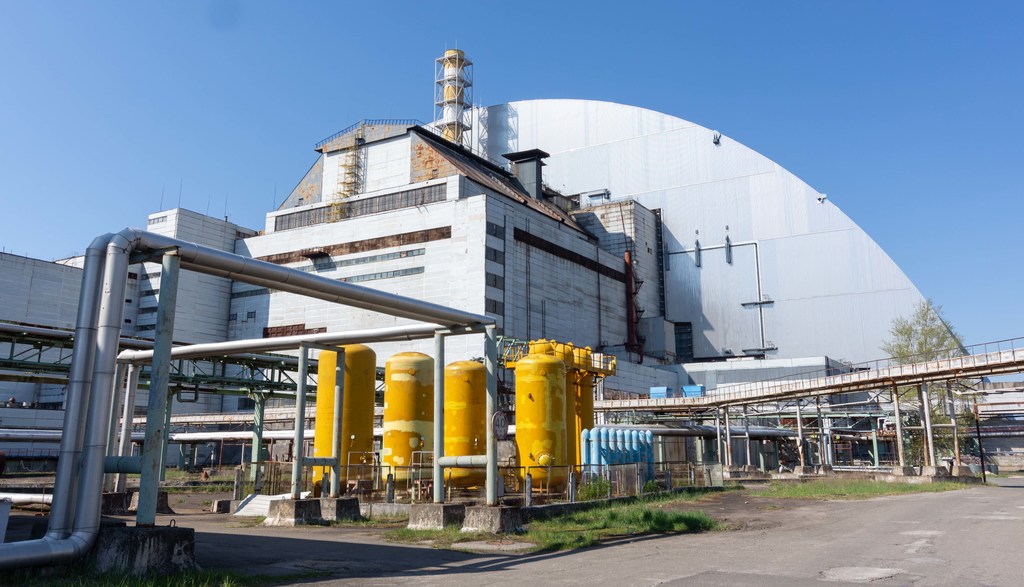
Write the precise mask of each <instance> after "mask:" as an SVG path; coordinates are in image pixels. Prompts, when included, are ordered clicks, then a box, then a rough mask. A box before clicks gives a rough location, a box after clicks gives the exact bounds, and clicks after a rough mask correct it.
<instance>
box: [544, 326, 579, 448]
mask: <svg viewBox="0 0 1024 587" xmlns="http://www.w3.org/2000/svg"><path fill="white" fill-rule="evenodd" d="M551 342H552V345H551V348H552V350H553V351H554V354H555V356H556V357H558V358H559V359H562V362H563V363H565V456H566V459H567V460H566V464H567V465H578V464H579V462H578V461H577V460H576V453H577V450H576V445H577V444H579V438H578V437H577V436H576V434H575V432H576V391H575V390H576V369H575V366H576V356H575V354H574V352H573V351H574V350H575V347H573V344H572V343H571V342H567V343H565V344H562V343H560V342H554V341H551Z"/></svg>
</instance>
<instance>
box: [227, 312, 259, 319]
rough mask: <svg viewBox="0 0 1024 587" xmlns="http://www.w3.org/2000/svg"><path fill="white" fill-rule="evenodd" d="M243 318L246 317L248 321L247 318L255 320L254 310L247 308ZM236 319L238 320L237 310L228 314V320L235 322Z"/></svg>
mask: <svg viewBox="0 0 1024 587" xmlns="http://www.w3.org/2000/svg"><path fill="white" fill-rule="evenodd" d="M245 319H246V321H248V320H255V319H256V310H249V311H248V312H246V314H245ZM237 321H238V313H237V312H232V313H230V314H228V322H237Z"/></svg>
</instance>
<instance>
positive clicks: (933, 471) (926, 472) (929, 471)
mask: <svg viewBox="0 0 1024 587" xmlns="http://www.w3.org/2000/svg"><path fill="white" fill-rule="evenodd" d="M921 476H922V477H949V469H947V468H946V467H944V466H942V465H939V466H938V467H921Z"/></svg>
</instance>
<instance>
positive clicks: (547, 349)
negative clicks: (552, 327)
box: [527, 338, 555, 355]
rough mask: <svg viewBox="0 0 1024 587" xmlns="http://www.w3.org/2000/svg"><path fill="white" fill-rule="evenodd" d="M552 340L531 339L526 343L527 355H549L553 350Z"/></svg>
mask: <svg viewBox="0 0 1024 587" xmlns="http://www.w3.org/2000/svg"><path fill="white" fill-rule="evenodd" d="M553 344H554V341H553V340H544V339H543V338H542V339H540V340H531V341H530V342H529V344H528V345H527V348H528V349H529V352H528V353H527V354H528V355H550V354H553V353H554V352H555V349H554V346H553Z"/></svg>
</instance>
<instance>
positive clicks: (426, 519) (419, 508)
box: [409, 503, 466, 530]
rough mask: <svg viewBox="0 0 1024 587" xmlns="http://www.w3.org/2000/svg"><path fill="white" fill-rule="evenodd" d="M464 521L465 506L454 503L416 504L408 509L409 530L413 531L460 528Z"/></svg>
mask: <svg viewBox="0 0 1024 587" xmlns="http://www.w3.org/2000/svg"><path fill="white" fill-rule="evenodd" d="M465 519H466V506H464V505H462V504H456V503H417V504H413V506H412V507H410V508H409V528H410V529H413V530H444V527H445V526H455V525H458V526H461V525H462V521H463V520H465Z"/></svg>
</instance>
